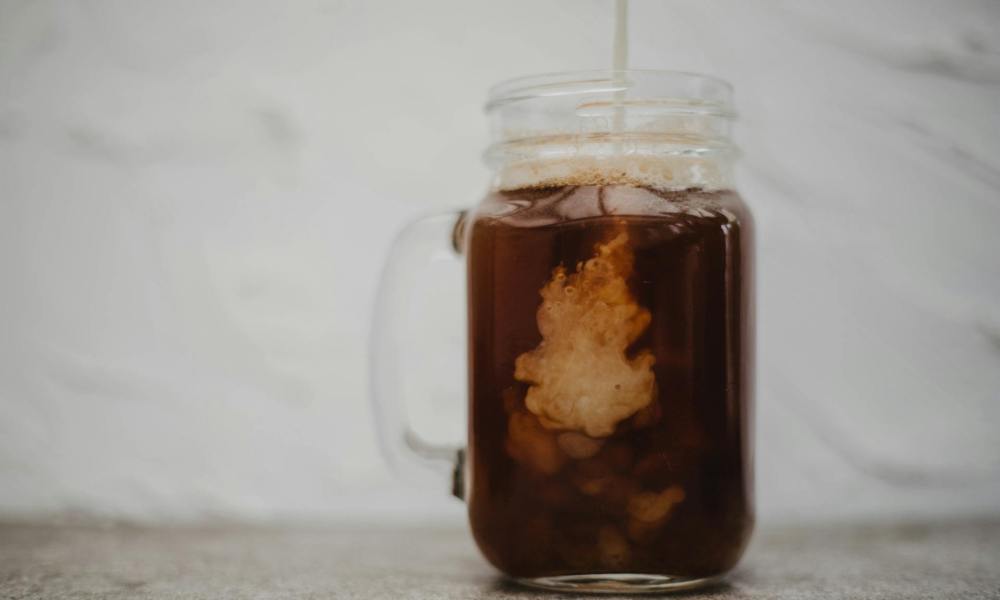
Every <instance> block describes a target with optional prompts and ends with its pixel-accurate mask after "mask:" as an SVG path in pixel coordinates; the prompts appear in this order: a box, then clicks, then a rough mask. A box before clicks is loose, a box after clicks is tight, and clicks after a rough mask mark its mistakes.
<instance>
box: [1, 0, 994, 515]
mask: <svg viewBox="0 0 1000 600" xmlns="http://www.w3.org/2000/svg"><path fill="white" fill-rule="evenodd" d="M611 13H612V7H611V4H610V1H609V0H601V1H598V0H588V1H582V0H561V1H551V2H536V1H529V0H516V1H505V2H495V1H489V0H425V1H423V2H402V1H397V2H362V1H360V0H358V1H348V0H311V1H295V2H269V1H264V0H254V1H245V0H241V1H236V0H219V1H213V2H202V1H193V0H192V1H173V2H152V1H138V2H136V1H132V0H116V1H110V0H92V1H87V2H70V1H68V0H66V1H42V0H34V1H12V0H0V516H5V517H11V516H14V517H24V516H27V517H32V516H35V517H37V516H40V515H63V514H70V515H77V514H82V515H104V516H110V517H117V518H126V519H137V520H153V521H170V520H185V519H201V518H212V517H226V518H251V519H272V518H296V519H303V518H342V517H344V516H345V515H353V514H364V515H368V516H375V515H378V516H380V517H382V518H391V517H400V518H405V517H406V516H408V515H413V514H415V513H419V514H428V515H449V516H455V515H458V514H460V512H461V507H460V506H459V505H458V504H457V503H453V502H450V501H448V500H446V499H445V498H444V495H443V493H442V494H435V493H432V492H429V491H426V492H421V491H413V490H410V489H409V488H406V487H403V486H401V485H400V484H399V483H397V482H396V481H395V480H394V479H393V478H392V476H391V475H390V474H389V473H388V471H387V469H386V467H385V466H384V465H383V462H382V460H381V458H380V457H379V454H378V452H377V447H376V444H375V441H374V433H373V425H372V417H371V412H370V410H369V407H368V403H367V400H366V394H367V383H366V378H365V369H366V365H365V363H366V358H365V354H366V336H367V327H368V325H367V322H368V320H369V315H370V311H371V308H370V307H371V304H372V301H373V297H374V288H375V281H376V276H377V272H378V269H379V265H380V263H381V261H382V260H383V258H384V257H385V254H386V251H387V247H388V243H389V241H390V239H391V236H392V233H393V231H394V230H396V229H397V228H398V227H399V226H400V225H401V224H402V223H403V222H404V221H406V220H407V219H409V218H411V217H413V216H414V215H416V214H419V213H423V212H427V211H431V210H437V209H441V208H445V207H454V206H462V205H468V204H471V203H473V202H475V201H476V200H477V199H478V197H479V195H480V193H481V192H482V190H483V189H484V186H485V185H486V181H487V173H486V171H485V169H484V167H482V166H481V164H480V161H479V153H480V151H481V150H482V149H483V148H484V146H485V143H486V135H485V134H486V124H485V120H484V118H483V116H482V114H481V112H480V107H481V104H482V100H483V98H484V93H485V89H486V88H487V87H488V86H489V85H490V84H491V83H493V82H495V81H497V80H499V79H502V78H506V77H509V76H514V75H520V74H527V73H532V72H544V71H555V70H567V69H580V68H593V67H604V66H607V65H608V63H609V61H610V32H611V27H612V25H611V22H610V15H611ZM631 26H632V33H633V45H632V64H633V65H634V66H636V67H647V68H675V69H685V70H697V71H706V72H710V73H713V74H717V75H721V76H723V77H725V78H727V79H729V80H731V81H732V82H733V83H734V84H735V85H736V89H737V100H738V104H739V107H740V110H741V113H742V119H741V122H740V125H739V130H738V139H739V142H740V144H741V146H742V147H743V149H744V152H745V158H744V160H743V162H742V166H741V172H740V178H741V183H740V185H741V189H742V191H743V192H744V195H745V196H746V197H747V199H748V201H749V203H750V204H751V205H752V207H753V209H754V210H755V212H756V215H757V220H758V223H759V260H760V279H759V289H760V297H759V304H760V326H759V330H760V361H761V362H760V376H759V394H758V396H759V397H758V435H757V442H758V444H757V458H758V470H757V473H758V496H759V509H760V512H761V514H762V515H763V517H764V518H765V519H771V520H780V519H804V518H815V517H820V518H833V519H837V518H862V517H863V518H872V517H878V516H884V515H917V514H925V515H926V514H956V513H981V512H986V511H997V510H1000V233H998V232H1000V158H998V157H1000V36H998V34H997V32H998V31H1000V3H998V2H996V1H995V0H992V1H991V0H978V1H976V0H962V1H955V0H937V1H914V0H891V1H879V2H871V1H866V0H845V1H841V2H820V1H804V0H797V1H785V2H779V1H763V0H755V1H736V0H730V1H716V0H711V1H710V0H670V1H663V0H659V1H654V0H636V1H635V2H634V4H633V7H632V19H631ZM457 293H458V292H456V294H457ZM455 297H458V296H455ZM441 312H442V311H437V312H435V313H434V314H435V315H437V316H436V317H434V318H435V319H436V320H433V321H432V322H433V323H437V324H440V325H441V326H442V327H444V328H445V329H447V327H448V326H453V325H451V324H445V321H447V320H448V319H447V318H446V317H448V316H453V315H447V314H446V315H445V316H444V317H442V316H441V314H440V313H441ZM456 335H457V334H456ZM425 354H426V355H427V356H429V357H430V358H429V359H427V360H426V361H425V362H426V365H427V366H428V369H430V372H432V373H435V377H437V376H438V375H437V374H439V380H440V381H439V384H440V386H439V389H438V391H441V390H445V391H448V390H452V389H459V388H460V379H459V378H455V377H450V376H449V374H448V372H449V370H453V369H461V366H460V365H459V364H454V363H453V362H452V359H451V358H450V357H451V354H449V351H442V352H441V353H433V352H428V353H425ZM433 369H436V371H433ZM423 421H424V422H425V423H424V424H425V425H427V426H431V427H433V426H435V425H436V426H440V428H442V429H446V430H447V429H449V428H450V427H451V428H452V429H454V427H453V426H454V425H455V424H456V423H457V420H455V419H450V418H449V416H448V415H447V414H446V413H445V412H443V410H437V411H435V412H434V414H433V415H432V418H429V419H427V418H425V419H423ZM456 518H457V517H456Z"/></svg>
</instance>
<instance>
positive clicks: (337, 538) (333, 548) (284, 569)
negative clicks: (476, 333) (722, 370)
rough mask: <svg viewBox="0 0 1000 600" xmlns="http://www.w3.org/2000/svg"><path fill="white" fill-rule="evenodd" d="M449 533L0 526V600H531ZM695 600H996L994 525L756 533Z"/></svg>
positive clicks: (460, 536)
mask: <svg viewBox="0 0 1000 600" xmlns="http://www.w3.org/2000/svg"><path fill="white" fill-rule="evenodd" d="M535 597H549V598H552V597H560V596H558V595H552V594H545V593H538V592H533V591H529V590H524V589H522V588H519V587H516V586H514V585H512V584H510V583H508V582H506V581H505V580H503V579H502V578H500V577H499V576H498V575H497V574H496V573H495V572H493V571H492V570H491V569H490V568H489V567H488V566H487V565H486V564H485V563H484V562H483V561H482V559H480V557H479V555H478V553H477V552H476V549H475V547H474V545H473V543H472V541H471V539H470V538H469V536H468V534H467V533H466V532H465V531H464V530H463V529H461V528H459V527H397V528H389V527H385V526H380V527H377V528H370V527H361V526H342V527H336V528H331V527H326V528H316V529H306V528H301V527H300V528H294V529H264V528H237V527H226V528H202V529H190V528H188V529H176V528H175V529H149V528H133V527H95V526H41V525H24V524H8V525H0V598H3V599H14V598H47V599H64V598H107V599H124V598H128V599H136V600H138V599H175V598H185V599H200V598H227V599H242V598H254V599H262V598H377V599H381V598H385V599H390V598H391V599H398V598H414V599H424V598H483V599H488V598H498V599H499V598H535ZM683 597H685V598H691V597H704V598H726V599H728V598H740V599H754V598H770V599H773V598H778V599H782V598H807V599H808V598H825V599H829V598H872V599H889V598H911V599H912V598H934V599H936V600H941V599H948V598H1000V520H994V521H961V522H951V523H948V522H938V523H922V524H915V523H910V524H902V525H892V526H890V525H867V526H861V525H853V526H832V525H827V526H822V527H784V528H779V529H775V528H771V529H767V528H765V529H763V530H762V531H760V532H758V535H757V536H756V537H755V540H754V542H753V544H752V546H751V548H750V551H749V552H748V554H747V556H746V558H745V560H744V561H743V563H742V564H741V566H740V567H739V568H738V569H737V571H736V572H735V573H733V574H732V575H731V576H730V577H729V578H728V579H727V580H726V582H724V583H722V584H721V585H718V586H716V587H715V588H712V589H710V590H706V591H704V592H702V593H690V594H684V595H683Z"/></svg>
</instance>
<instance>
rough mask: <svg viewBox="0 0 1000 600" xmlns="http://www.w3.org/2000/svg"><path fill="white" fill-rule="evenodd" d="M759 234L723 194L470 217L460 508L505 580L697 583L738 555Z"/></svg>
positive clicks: (744, 507)
mask: <svg viewBox="0 0 1000 600" xmlns="http://www.w3.org/2000/svg"><path fill="white" fill-rule="evenodd" d="M750 226H751V223H750V218H749V214H748V213H747V211H746V208H745V207H744V205H743V204H742V202H741V201H740V200H739V198H738V197H737V196H736V195H735V194H734V193H732V192H702V191H697V190H690V191H685V192H658V191H654V190H651V189H647V188H637V187H628V186H575V187H570V186H567V187H550V188H535V189H524V190H517V191H513V192H501V193H496V194H493V195H492V196H491V197H489V198H488V199H487V201H486V202H485V203H484V204H483V205H482V207H481V208H480V209H479V211H478V212H477V214H476V215H474V216H473V217H472V221H471V223H470V225H469V233H468V236H467V243H466V248H467V252H468V258H469V263H468V264H469V311H470V312H469V319H470V367H471V371H470V388H471V400H470V402H471V404H470V431H469V452H470V455H469V469H470V471H469V475H470V481H469V489H468V502H469V514H470V520H471V524H472V531H473V534H474V536H475V538H476V541H477V543H478V544H479V547H480V549H481V550H482V551H483V553H484V554H485V556H486V557H487V558H488V559H489V560H490V561H491V562H492V563H493V564H494V565H495V566H496V567H497V568H499V569H500V570H501V571H503V572H505V573H507V574H509V575H513V576H519V577H541V576H555V575H570V574H583V573H611V572H618V573H646V574H661V575H672V576H689V577H702V576H710V575H715V574H719V573H722V572H724V571H726V570H728V569H729V568H731V567H732V566H733V565H734V564H735V562H736V561H737V560H738V559H739V557H740V555H741V554H742V551H743V548H744V547H745V545H746V542H747V539H748V537H749V534H750V531H751V529H752V526H753V506H752V497H751V491H752V470H751V450H750V448H751V446H750V439H749V433H750V431H749V425H750V418H751V413H750V409H751V389H752V381H751V376H752V368H753V340H752V336H753V328H752V306H751V294H752V289H751V284H752V278H751V271H750V269H751V255H750V253H751V240H750ZM543 333H544V335H543Z"/></svg>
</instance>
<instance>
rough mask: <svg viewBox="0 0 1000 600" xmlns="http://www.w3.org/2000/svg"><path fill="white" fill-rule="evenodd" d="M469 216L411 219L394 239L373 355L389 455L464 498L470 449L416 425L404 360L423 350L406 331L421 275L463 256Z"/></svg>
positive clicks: (407, 473) (399, 466)
mask: <svg viewBox="0 0 1000 600" xmlns="http://www.w3.org/2000/svg"><path fill="white" fill-rule="evenodd" d="M464 221H465V212H464V211H458V212H449V213H444V214H437V215H431V216H428V217H424V218H421V219H418V220H416V221H413V222H411V223H410V224H408V225H407V226H406V227H404V228H403V230H402V231H400V232H399V234H398V235H397V236H396V238H395V239H394V240H393V242H392V246H391V248H390V250H389V257H388V259H387V260H386V264H385V268H384V269H383V271H382V277H381V279H380V280H379V285H378V291H377V294H376V296H375V310H374V320H373V322H372V329H371V345H370V354H369V373H370V376H371V388H370V389H371V396H372V403H373V405H374V408H375V417H376V429H377V432H378V436H379V443H380V446H381V448H382V452H383V454H384V455H385V457H386V460H387V461H388V462H389V464H390V466H391V467H392V468H393V470H394V471H396V472H397V474H398V475H399V476H401V477H402V478H404V479H406V480H409V481H413V482H416V483H419V484H424V485H434V486H436V487H438V489H440V488H441V487H442V486H444V485H448V486H450V488H451V492H452V494H453V495H454V496H456V497H458V498H463V497H464V476H463V472H464V466H465V465H464V462H465V448H464V447H463V446H458V445H444V444H437V443H432V442H429V441H427V440H425V439H424V438H422V437H421V436H420V435H419V434H418V433H417V432H416V431H415V430H414V428H413V427H412V419H411V417H410V415H408V414H407V409H406V406H405V402H404V398H405V392H406V389H405V385H404V378H403V376H402V374H403V371H402V365H403V363H404V362H405V356H406V355H407V353H411V354H412V353H418V352H421V349H420V348H419V347H417V345H418V342H417V341H416V340H408V339H406V335H405V332H404V326H405V324H406V320H407V317H408V309H409V308H410V306H411V305H412V304H413V302H414V299H415V298H416V297H417V296H416V295H415V294H414V290H415V289H416V288H417V285H416V284H417V282H418V281H417V280H418V278H419V277H420V275H421V273H423V272H424V271H426V270H427V268H428V267H429V266H430V265H431V263H433V262H434V261H440V260H454V261H461V260H462V258H461V246H462V244H461V240H462V228H463V226H464ZM463 368H464V366H463Z"/></svg>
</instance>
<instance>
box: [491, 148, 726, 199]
mask: <svg viewBox="0 0 1000 600" xmlns="http://www.w3.org/2000/svg"><path fill="white" fill-rule="evenodd" d="M585 185H628V186H636V187H648V188H653V189H658V190H663V191H676V190H685V189H692V188H698V189H702V190H721V189H727V188H729V187H730V186H729V173H728V169H727V168H725V166H724V164H722V161H720V159H719V158H706V157H702V156H652V155H629V154H623V155H616V156H573V157H559V158H537V159H531V160H524V161H517V162H511V163H508V164H505V165H504V166H503V167H502V168H501V169H500V170H499V171H498V174H497V185H496V187H497V188H498V189H499V190H501V191H510V190H517V189H525V188H540V187H559V186H585Z"/></svg>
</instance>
